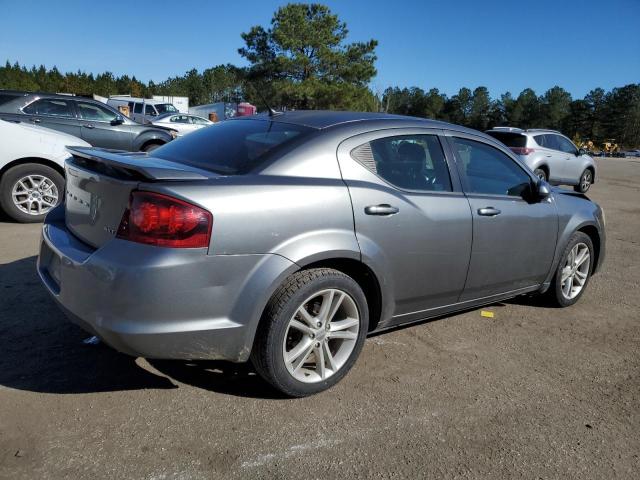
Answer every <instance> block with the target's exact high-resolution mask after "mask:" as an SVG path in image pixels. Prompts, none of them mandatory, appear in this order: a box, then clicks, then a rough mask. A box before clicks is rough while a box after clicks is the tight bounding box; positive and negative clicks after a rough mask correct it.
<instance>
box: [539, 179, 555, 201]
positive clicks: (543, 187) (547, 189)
mask: <svg viewBox="0 0 640 480" xmlns="http://www.w3.org/2000/svg"><path fill="white" fill-rule="evenodd" d="M536 194H537V196H538V199H540V200H544V199H545V198H547V197H548V196H549V195H551V186H550V185H549V184H548V183H547V182H545V181H544V180H538V183H536Z"/></svg>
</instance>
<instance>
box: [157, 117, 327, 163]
mask: <svg viewBox="0 0 640 480" xmlns="http://www.w3.org/2000/svg"><path fill="white" fill-rule="evenodd" d="M313 131H314V129H312V128H309V127H305V126H302V125H293V124H288V123H278V122H271V121H268V120H228V121H224V122H221V123H217V124H215V125H214V126H212V127H211V128H201V129H199V130H197V131H195V132H194V133H190V134H189V135H188V136H186V137H185V138H183V139H180V140H175V141H173V142H169V143H167V144H166V145H164V146H162V147H160V148H158V149H156V150H154V152H153V156H154V157H158V158H163V159H165V160H170V161H172V162H178V163H182V164H184V165H189V166H192V167H196V168H201V169H204V170H210V171H212V172H216V173H222V174H228V175H234V174H242V173H247V172H249V171H251V170H252V169H254V168H256V167H258V166H259V165H261V164H262V163H263V162H264V161H265V160H266V157H267V154H270V153H275V152H276V151H277V150H278V149H279V148H280V147H283V146H284V145H287V144H289V143H291V142H293V141H294V140H296V139H302V138H304V137H305V136H307V135H308V134H309V133H311V132H313Z"/></svg>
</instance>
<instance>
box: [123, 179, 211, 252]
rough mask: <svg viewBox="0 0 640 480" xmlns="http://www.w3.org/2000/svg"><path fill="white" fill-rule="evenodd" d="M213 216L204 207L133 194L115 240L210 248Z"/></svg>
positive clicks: (154, 194) (135, 192)
mask: <svg viewBox="0 0 640 480" xmlns="http://www.w3.org/2000/svg"><path fill="white" fill-rule="evenodd" d="M212 226H213V216H212V215H211V213H210V212H208V211H206V210H204V209H203V208H200V207H197V206H195V205H192V204H190V203H187V202H185V201H183V200H179V199H177V198H173V197H169V196H167V195H161V194H159V193H152V192H142V191H134V192H132V193H131V197H130V198H129V206H128V208H127V210H126V211H125V212H124V215H123V216H122V220H121V221H120V226H119V227H118V233H117V235H116V236H117V237H118V238H122V239H124V240H129V241H132V242H138V243H146V244H148V245H156V246H158V247H170V248H203V247H208V246H209V241H210V239H211V228H212Z"/></svg>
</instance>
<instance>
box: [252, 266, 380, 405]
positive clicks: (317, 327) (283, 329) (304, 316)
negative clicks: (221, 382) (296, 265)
mask: <svg viewBox="0 0 640 480" xmlns="http://www.w3.org/2000/svg"><path fill="white" fill-rule="evenodd" d="M368 326H369V317H368V309H367V300H366V298H365V295H364V293H363V292H362V289H361V288H360V286H359V285H358V284H357V283H356V282H355V280H353V279H352V278H351V277H349V276H347V275H345V274H344V273H342V272H339V271H337V270H333V269H330V268H314V269H310V270H303V271H300V272H297V273H295V274H293V275H291V276H290V277H289V278H288V279H287V281H286V282H285V283H284V284H283V285H282V286H281V287H280V288H279V289H278V291H277V292H276V293H275V294H274V296H273V297H272V299H271V301H270V302H269V305H268V306H267V308H266V310H265V313H264V315H263V318H262V320H261V322H260V327H259V328H258V331H257V333H256V341H255V344H254V348H253V350H252V352H251V360H252V362H253V364H254V366H255V368H256V370H257V371H258V373H259V374H260V375H261V376H262V377H263V378H264V379H265V380H266V381H267V382H269V383H270V384H271V385H273V386H274V387H275V388H276V389H278V390H279V391H281V392H282V393H284V394H286V395H288V396H292V397H304V396H307V395H311V394H314V393H318V392H321V391H323V390H326V389H328V388H330V387H332V386H333V385H335V384H336V383H338V382H339V381H340V380H341V379H342V378H343V377H344V376H345V375H346V374H347V372H348V371H349V370H350V369H351V367H352V366H353V364H354V363H355V361H356V359H357V358H358V355H359V354H360V351H361V350H362V346H363V344H364V341H365V338H366V335H367V330H368Z"/></svg>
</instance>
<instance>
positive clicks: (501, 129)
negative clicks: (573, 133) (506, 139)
mask: <svg viewBox="0 0 640 480" xmlns="http://www.w3.org/2000/svg"><path fill="white" fill-rule="evenodd" d="M486 133H519V134H521V135H526V134H527V133H529V134H534V133H557V134H559V135H562V133H561V132H559V131H557V130H551V129H549V128H527V129H526V130H523V129H522V128H517V127H493V128H492V129H491V130H486Z"/></svg>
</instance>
